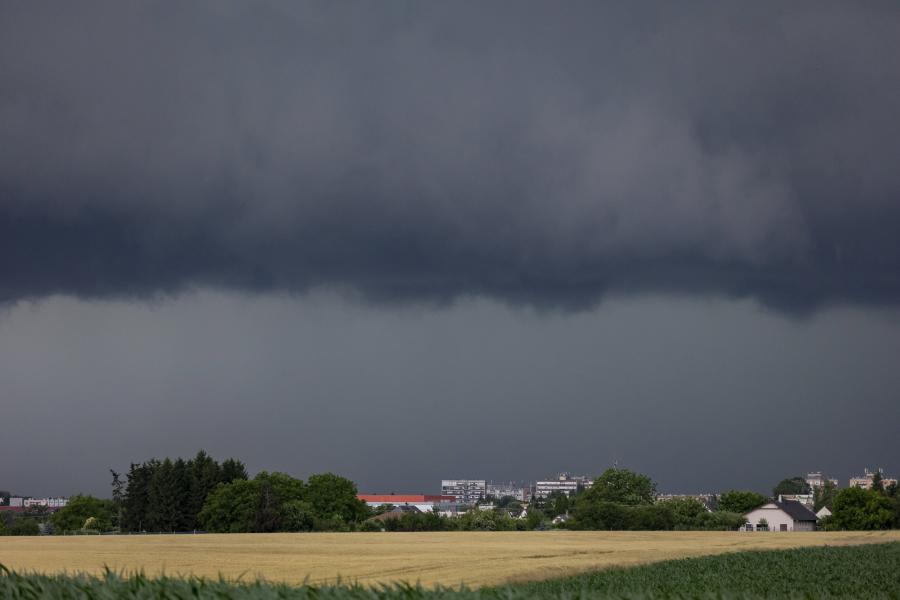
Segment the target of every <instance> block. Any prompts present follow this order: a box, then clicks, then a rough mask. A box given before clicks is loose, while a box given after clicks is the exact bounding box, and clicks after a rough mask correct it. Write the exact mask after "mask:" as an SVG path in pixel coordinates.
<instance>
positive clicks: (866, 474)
mask: <svg viewBox="0 0 900 600" xmlns="http://www.w3.org/2000/svg"><path fill="white" fill-rule="evenodd" d="M876 472H877V473H880V474H881V484H882V485H883V486H884V487H888V486H890V485H892V484H895V483H897V479H896V478H894V477H885V476H884V470H882V469H878V470H877V471H870V470H869V469H863V475H862V477H860V476H859V475H857V476H856V477H851V478H850V487H859V488H863V489H864V490H869V489H872V480H873V479H874V478H875V473H876Z"/></svg>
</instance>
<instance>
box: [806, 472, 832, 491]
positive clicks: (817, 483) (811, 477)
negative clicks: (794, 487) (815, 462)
mask: <svg viewBox="0 0 900 600" xmlns="http://www.w3.org/2000/svg"><path fill="white" fill-rule="evenodd" d="M825 482H831V485H833V486H834V487H837V486H838V480H837V479H831V478H827V477H825V475H823V474H822V471H812V472H810V473H807V474H806V484H807V485H808V486H809V487H811V488H813V489H816V488H821V487H825Z"/></svg>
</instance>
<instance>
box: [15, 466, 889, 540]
mask: <svg viewBox="0 0 900 600" xmlns="http://www.w3.org/2000/svg"><path fill="white" fill-rule="evenodd" d="M876 474H877V476H878V477H880V481H881V485H883V486H884V487H885V488H887V487H889V486H891V485H896V484H897V479H896V478H895V477H888V476H885V474H884V470H883V469H880V468H879V469H876V470H869V469H868V468H866V469H864V470H863V474H862V475H857V476H854V477H851V478H850V479H849V481H848V482H847V487H848V488H854V487H855V488H861V489H866V490H868V489H871V488H872V486H873V482H874V480H875V479H876ZM805 482H806V484H807V487H808V491H809V493H806V494H779V495H778V496H777V497H776V498H772V499H771V501H770V502H768V503H766V504H764V505H762V506H759V507H757V508H754V509H753V510H750V511H748V512H747V513H745V514H744V516H745V518H746V520H747V522H746V524H745V525H744V526H743V527H742V529H743V530H746V531H811V530H815V529H816V523H817V522H818V521H819V520H821V519H824V518H825V517H828V516H830V515H831V511H830V509H829V508H828V506H823V507H821V508H819V510H818V511H814V504H815V498H816V491H821V490H822V489H824V488H825V487H826V486H828V487H832V488H834V489H838V488H839V487H840V486H839V482H838V480H837V479H835V478H829V477H826V475H825V474H824V473H823V472H821V471H813V472H809V473H807V475H806V477H805ZM593 483H594V480H593V479H592V478H591V477H588V476H584V475H572V474H570V473H567V472H563V473H559V474H558V475H557V476H556V477H553V478H548V479H544V480H538V481H535V482H533V483H529V484H522V483H518V484H517V483H513V482H509V483H507V482H503V483H495V482H493V481H489V480H486V479H443V480H441V487H440V493H439V494H398V493H393V492H391V493H380V494H368V493H360V494H358V495H357V498H358V499H359V500H361V501H363V502H365V503H366V505H367V506H369V507H370V508H372V509H380V511H378V512H379V515H378V516H377V517H376V518H378V519H389V518H393V517H397V516H401V515H403V514H408V513H410V512H415V513H437V514H439V515H441V516H444V517H455V516H460V515H462V514H465V513H466V512H468V511H470V510H492V509H495V508H497V507H498V506H507V505H509V504H510V503H515V504H518V505H521V506H522V510H521V511H520V512H519V513H518V515H517V516H518V517H519V518H525V517H526V516H527V511H528V508H527V505H529V504H531V503H532V502H535V501H536V502H540V501H546V500H548V499H552V498H554V497H560V496H565V497H573V496H575V495H577V494H578V493H579V492H581V491H583V490H586V489H589V488H590V487H591V486H592V485H593ZM718 498H719V494H716V493H697V494H669V493H660V494H657V496H656V500H657V502H665V501H670V500H686V499H693V500H697V501H699V502H700V503H702V504H703V505H704V506H705V507H706V509H707V510H708V511H714V510H716V506H717V502H718ZM68 501H69V499H68V498H67V497H47V498H34V497H28V496H13V495H10V496H0V517H2V514H3V513H13V514H34V513H43V514H49V513H53V512H55V511H58V510H59V509H61V508H63V507H65V506H66V505H67V504H68ZM566 518H567V515H565V514H563V515H559V516H557V517H556V518H555V519H554V524H560V523H563V522H564V521H565V520H566Z"/></svg>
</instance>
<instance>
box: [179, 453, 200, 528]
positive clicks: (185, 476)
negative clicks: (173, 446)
mask: <svg viewBox="0 0 900 600" xmlns="http://www.w3.org/2000/svg"><path fill="white" fill-rule="evenodd" d="M191 475H192V469H191V466H190V465H189V464H188V463H187V462H186V461H185V460H184V459H183V458H178V459H177V460H175V462H174V463H172V479H173V487H174V489H175V498H176V499H177V504H176V507H175V510H174V511H173V514H172V529H173V530H175V531H191V530H193V529H196V528H197V514H196V513H195V512H193V511H192V510H191V507H190V505H189V504H188V502H187V500H188V498H190V495H191ZM204 501H205V498H204ZM198 512H199V511H198Z"/></svg>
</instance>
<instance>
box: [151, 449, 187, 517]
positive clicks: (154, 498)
mask: <svg viewBox="0 0 900 600" xmlns="http://www.w3.org/2000/svg"><path fill="white" fill-rule="evenodd" d="M183 502H184V498H182V497H179V490H178V480H177V475H176V473H175V465H174V463H173V462H172V459H170V458H166V459H165V460H163V461H162V462H161V463H160V464H159V466H158V467H157V468H156V469H155V470H154V472H153V477H152V479H151V481H150V506H149V508H148V511H147V520H148V521H149V523H148V529H149V530H151V531H175V530H176V529H177V528H178V521H179V518H180V515H181V511H182V504H183Z"/></svg>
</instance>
